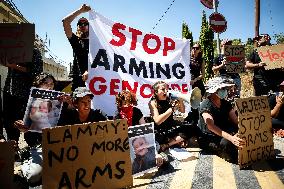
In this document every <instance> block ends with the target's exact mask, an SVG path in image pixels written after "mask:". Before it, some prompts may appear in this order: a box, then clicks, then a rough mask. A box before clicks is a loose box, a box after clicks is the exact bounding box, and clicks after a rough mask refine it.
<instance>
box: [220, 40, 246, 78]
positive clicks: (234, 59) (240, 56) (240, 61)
mask: <svg viewBox="0 0 284 189" xmlns="http://www.w3.org/2000/svg"><path fill="white" fill-rule="evenodd" d="M224 55H225V57H226V60H227V64H226V65H225V66H226V70H227V73H242V72H245V47H244V46H243V45H225V50H224Z"/></svg>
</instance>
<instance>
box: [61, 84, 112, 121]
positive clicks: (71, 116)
mask: <svg viewBox="0 0 284 189" xmlns="http://www.w3.org/2000/svg"><path fill="white" fill-rule="evenodd" d="M93 97H94V95H93V93H92V92H91V91H90V90H89V89H87V88H86V87H78V88H77V89H75V91H74V92H73V95H72V104H73V107H74V108H66V106H65V108H63V109H62V111H61V115H60V119H59V121H58V124H57V125H60V126H63V125H74V124H82V123H89V122H99V121H105V120H107V119H108V117H107V116H106V114H105V113H103V112H102V111H101V110H99V109H96V110H94V109H91V101H92V99H93Z"/></svg>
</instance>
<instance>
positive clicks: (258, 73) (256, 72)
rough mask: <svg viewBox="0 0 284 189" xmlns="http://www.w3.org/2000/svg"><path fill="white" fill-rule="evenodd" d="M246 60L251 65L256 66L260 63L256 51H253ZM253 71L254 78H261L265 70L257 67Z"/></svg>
mask: <svg viewBox="0 0 284 189" xmlns="http://www.w3.org/2000/svg"><path fill="white" fill-rule="evenodd" d="M248 60H249V61H250V62H251V63H253V64H258V63H260V62H261V59H260V57H259V55H258V52H257V50H256V49H255V50H253V52H252V53H251V54H250V56H249V59H248ZM253 71H254V76H255V77H259V76H260V77H262V76H263V75H264V72H265V69H264V67H259V68H254V69H253Z"/></svg>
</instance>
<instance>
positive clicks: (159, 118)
mask: <svg viewBox="0 0 284 189" xmlns="http://www.w3.org/2000/svg"><path fill="white" fill-rule="evenodd" d="M149 108H150V114H151V116H152V117H153V119H154V122H155V123H156V124H157V125H160V124H161V123H163V122H164V121H165V120H166V119H168V117H170V115H171V114H172V113H173V109H172V108H169V109H168V110H167V111H166V112H164V113H162V114H159V111H158V108H157V103H156V102H155V101H153V100H151V101H150V102H149Z"/></svg>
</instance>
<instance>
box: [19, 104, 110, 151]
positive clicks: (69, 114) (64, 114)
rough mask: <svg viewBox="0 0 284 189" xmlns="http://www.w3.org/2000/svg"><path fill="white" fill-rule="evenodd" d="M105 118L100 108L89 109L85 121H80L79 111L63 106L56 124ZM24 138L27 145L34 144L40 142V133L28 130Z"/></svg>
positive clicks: (96, 120) (62, 124)
mask: <svg viewBox="0 0 284 189" xmlns="http://www.w3.org/2000/svg"><path fill="white" fill-rule="evenodd" d="M105 120H107V116H106V114H104V113H103V112H102V111H101V110H98V109H96V110H93V109H91V111H90V113H89V116H88V118H87V120H86V121H85V122H81V121H80V119H79V113H78V111H77V110H76V109H67V108H64V109H62V111H61V115H60V119H59V121H58V124H57V125H58V126H64V125H74V124H82V123H89V122H99V121H105ZM25 140H26V142H27V143H28V145H29V146H35V145H38V144H41V141H42V133H37V132H32V131H28V132H26V133H25Z"/></svg>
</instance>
